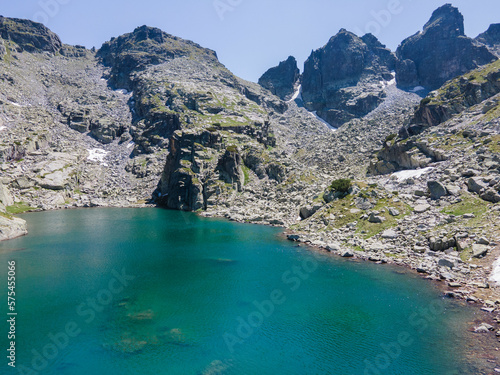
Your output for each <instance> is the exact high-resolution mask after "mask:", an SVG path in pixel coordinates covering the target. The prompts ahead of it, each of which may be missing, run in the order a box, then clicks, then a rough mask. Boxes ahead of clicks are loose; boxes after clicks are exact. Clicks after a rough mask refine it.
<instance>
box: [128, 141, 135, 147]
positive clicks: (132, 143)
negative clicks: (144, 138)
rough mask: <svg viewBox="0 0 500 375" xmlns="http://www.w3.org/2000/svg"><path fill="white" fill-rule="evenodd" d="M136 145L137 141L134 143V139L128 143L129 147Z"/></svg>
mask: <svg viewBox="0 0 500 375" xmlns="http://www.w3.org/2000/svg"><path fill="white" fill-rule="evenodd" d="M134 145H135V143H134V142H132V141H130V142H129V143H128V145H127V148H130V147H134Z"/></svg>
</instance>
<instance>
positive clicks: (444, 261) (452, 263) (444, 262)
mask: <svg viewBox="0 0 500 375" xmlns="http://www.w3.org/2000/svg"><path fill="white" fill-rule="evenodd" d="M457 264H458V263H457V261H456V260H451V259H448V258H441V259H439V260H438V265H439V266H441V267H448V268H454V267H456V266H457Z"/></svg>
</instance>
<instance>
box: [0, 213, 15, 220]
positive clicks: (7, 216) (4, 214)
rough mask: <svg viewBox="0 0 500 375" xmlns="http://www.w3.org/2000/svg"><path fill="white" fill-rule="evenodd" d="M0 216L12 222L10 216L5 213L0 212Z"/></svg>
mask: <svg viewBox="0 0 500 375" xmlns="http://www.w3.org/2000/svg"><path fill="white" fill-rule="evenodd" d="M0 216H1V217H4V218H6V219H9V220H12V215H10V214H8V213H5V212H0Z"/></svg>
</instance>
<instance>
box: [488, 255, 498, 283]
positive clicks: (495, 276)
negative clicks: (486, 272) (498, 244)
mask: <svg viewBox="0 0 500 375" xmlns="http://www.w3.org/2000/svg"><path fill="white" fill-rule="evenodd" d="M490 281H492V282H494V283H496V284H498V285H500V258H498V259H497V260H496V261H495V262H494V263H493V271H491V275H490Z"/></svg>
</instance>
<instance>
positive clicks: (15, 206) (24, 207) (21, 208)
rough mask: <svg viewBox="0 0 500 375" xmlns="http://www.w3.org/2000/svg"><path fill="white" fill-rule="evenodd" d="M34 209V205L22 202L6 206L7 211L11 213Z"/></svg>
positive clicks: (15, 213)
mask: <svg viewBox="0 0 500 375" xmlns="http://www.w3.org/2000/svg"><path fill="white" fill-rule="evenodd" d="M34 209H35V208H34V207H31V206H28V205H27V204H25V203H23V202H21V203H15V204H13V205H12V206H9V207H6V210H7V212H8V213H9V214H12V215H17V214H22V213H23V212H27V211H32V210H34Z"/></svg>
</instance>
